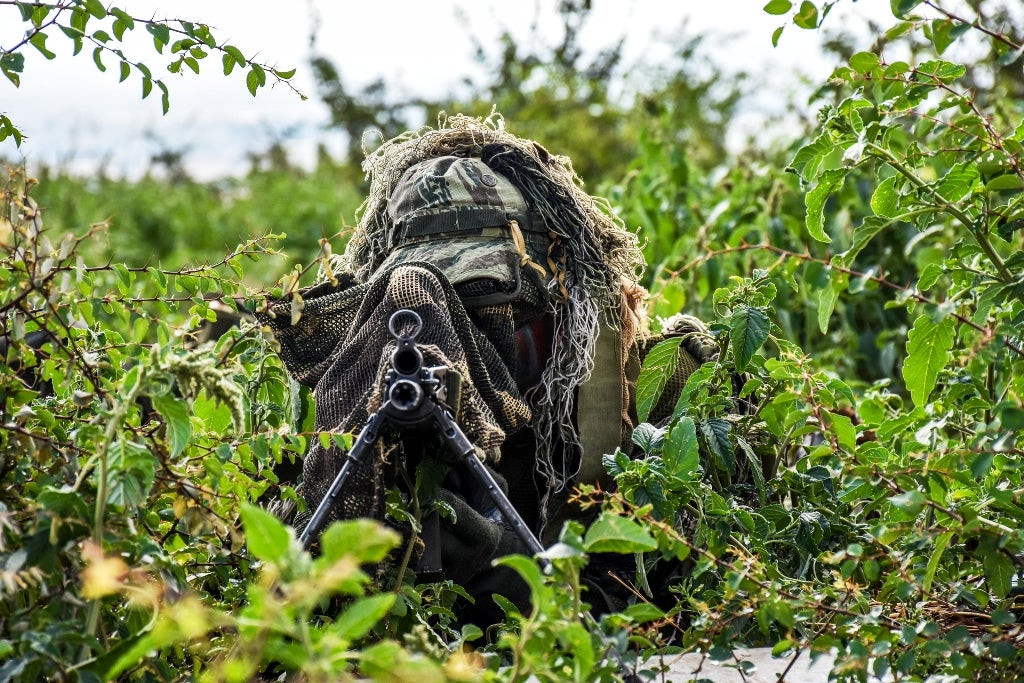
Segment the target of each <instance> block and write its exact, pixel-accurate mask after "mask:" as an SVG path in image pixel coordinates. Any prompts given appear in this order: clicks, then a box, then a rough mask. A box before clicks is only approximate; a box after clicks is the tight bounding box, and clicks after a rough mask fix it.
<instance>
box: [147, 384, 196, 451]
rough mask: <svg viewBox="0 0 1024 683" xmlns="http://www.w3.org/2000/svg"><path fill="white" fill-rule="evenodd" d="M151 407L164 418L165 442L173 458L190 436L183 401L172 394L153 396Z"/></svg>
mask: <svg viewBox="0 0 1024 683" xmlns="http://www.w3.org/2000/svg"><path fill="white" fill-rule="evenodd" d="M152 399H153V407H154V408H156V411H157V412H158V413H160V415H162V416H163V418H164V424H165V425H166V426H167V443H168V446H169V448H170V453H171V457H172V458H175V457H177V456H178V455H180V454H181V452H182V451H184V450H185V447H186V446H188V442H189V439H191V438H192V423H191V422H190V421H189V417H188V406H187V405H186V404H185V401H184V400H183V399H181V398H178V397H177V396H174V395H172V394H167V395H164V396H153V397H152Z"/></svg>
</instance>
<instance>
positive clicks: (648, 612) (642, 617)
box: [622, 602, 665, 623]
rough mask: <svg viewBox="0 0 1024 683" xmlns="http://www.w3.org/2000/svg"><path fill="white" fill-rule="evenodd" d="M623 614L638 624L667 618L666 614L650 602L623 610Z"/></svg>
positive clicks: (639, 603)
mask: <svg viewBox="0 0 1024 683" xmlns="http://www.w3.org/2000/svg"><path fill="white" fill-rule="evenodd" d="M622 614H624V615H626V616H627V617H629V618H630V619H632V620H633V621H635V622H637V623H643V622H645V621H657V620H658V619H664V618H665V612H663V611H662V610H660V609H659V608H658V607H656V606H654V605H652V604H651V603H649V602H638V603H635V604H633V605H630V606H629V607H627V608H626V609H624V610H622Z"/></svg>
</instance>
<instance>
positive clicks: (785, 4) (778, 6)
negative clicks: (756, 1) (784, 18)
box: [764, 0, 793, 15]
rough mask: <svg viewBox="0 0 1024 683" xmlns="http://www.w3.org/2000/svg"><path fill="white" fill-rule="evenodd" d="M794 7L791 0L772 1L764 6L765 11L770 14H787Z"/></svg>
mask: <svg viewBox="0 0 1024 683" xmlns="http://www.w3.org/2000/svg"><path fill="white" fill-rule="evenodd" d="M792 7H793V3H792V2H790V1H789V0H771V2H769V3H768V4H767V5H765V6H764V11H765V12H767V13H768V14H775V15H779V14H785V13H786V12H788V11H789V10H790V9H791V8H792Z"/></svg>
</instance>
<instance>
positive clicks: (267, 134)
mask: <svg viewBox="0 0 1024 683" xmlns="http://www.w3.org/2000/svg"><path fill="white" fill-rule="evenodd" d="M593 4H594V9H593V11H592V14H591V17H590V19H589V21H588V23H587V24H586V26H585V28H584V31H583V36H582V43H583V44H584V45H586V46H590V45H593V46H606V45H610V44H612V43H613V42H614V41H615V40H617V39H618V38H619V37H620V36H623V35H624V36H625V43H624V54H625V60H624V62H625V64H628V65H633V64H635V65H650V64H658V63H663V62H664V61H665V60H666V59H667V58H668V56H669V55H670V53H671V44H672V41H673V40H674V39H675V40H678V38H679V36H684V35H685V36H693V35H696V34H700V35H703V36H704V37H705V48H706V52H707V54H708V55H709V57H710V58H711V60H712V61H714V63H716V64H718V65H719V66H720V67H722V68H723V69H724V70H725V71H726V72H729V71H738V70H746V71H748V72H751V73H753V74H754V75H755V82H756V83H757V84H758V87H756V88H755V89H754V93H753V95H752V97H751V98H750V100H749V101H748V103H747V105H746V109H745V110H744V111H743V113H742V116H741V126H742V128H741V129H739V130H738V131H737V133H736V135H737V136H739V135H742V134H744V132H745V131H746V132H749V131H752V130H756V129H757V127H758V125H760V124H761V123H763V121H764V119H765V117H766V116H767V115H769V114H773V113H778V112H779V111H781V110H782V108H783V106H784V104H785V103H786V102H787V101H791V100H792V98H793V97H794V96H795V97H796V98H798V99H799V98H801V97H806V93H807V92H809V90H810V87H811V86H810V84H812V83H818V82H820V81H822V80H823V79H824V78H826V77H827V76H828V74H829V73H830V71H831V70H832V68H833V67H834V66H835V64H834V60H833V58H831V57H830V58H826V57H825V56H823V55H822V53H821V51H820V49H819V47H818V45H819V43H820V42H821V38H822V36H821V35H820V34H819V33H818V32H816V31H803V30H800V29H798V28H797V27H795V26H793V25H789V26H787V28H786V30H785V32H784V33H783V35H782V38H781V40H780V42H779V45H778V47H776V48H773V47H772V45H771V35H772V32H773V31H774V30H775V29H776V28H777V27H778V26H779V25H780V24H781V23H782V22H781V21H780V19H781V18H780V17H773V16H770V15H768V14H766V13H764V12H762V11H761V5H762V4H763V3H762V2H760V1H759V0H717V1H716V2H705V1H704V0H675V1H669V0H594V3H593ZM118 6H120V7H123V8H125V9H126V10H127V11H129V12H130V13H132V14H134V15H136V16H155V17H159V18H164V17H176V18H187V19H193V20H197V21H202V22H204V23H207V24H210V25H211V26H213V27H214V29H215V31H214V33H215V35H216V36H217V38H218V39H220V40H228V41H230V42H231V43H233V44H234V45H236V46H237V47H239V48H240V49H241V50H242V52H243V53H244V54H245V55H246V56H247V57H249V56H251V55H253V54H255V55H257V56H258V57H259V59H260V61H264V62H266V63H269V64H271V65H276V66H277V67H279V68H281V69H290V68H296V69H298V71H297V74H296V76H295V78H294V81H293V82H294V84H295V86H296V87H297V88H298V89H299V90H300V91H302V92H304V93H305V94H306V95H308V99H307V100H305V101H303V100H302V99H301V98H300V97H299V96H297V95H296V94H295V93H294V92H292V91H291V90H290V89H288V88H285V87H282V86H277V87H275V88H265V89H261V90H260V91H259V93H258V95H257V96H256V97H255V98H254V97H252V96H251V95H250V94H249V93H248V91H247V90H246V88H245V83H244V77H243V74H240V73H239V72H238V71H236V72H235V73H234V74H232V75H231V76H229V77H224V76H223V74H222V72H221V65H220V59H219V56H217V57H216V58H213V59H209V60H207V61H205V62H203V68H202V70H201V73H200V74H199V75H198V76H197V75H194V74H192V73H191V72H187V73H186V74H185V75H180V76H179V75H173V74H169V73H168V74H165V76H164V80H165V81H166V83H167V84H168V86H169V88H170V90H171V109H170V112H169V113H168V114H167V115H166V116H164V115H161V108H160V104H159V99H158V98H157V97H156V96H150V98H149V99H147V100H142V99H141V98H140V94H141V87H140V84H139V81H138V79H137V77H136V76H135V75H134V74H133V75H132V76H131V77H130V78H129V80H128V81H126V82H124V83H120V84H119V83H118V73H117V71H118V70H117V68H116V65H114V64H112V63H111V64H109V66H110V67H111V68H108V70H107V72H106V73H101V72H99V71H98V70H97V69H96V67H95V66H94V64H93V62H92V59H91V55H90V54H89V53H88V51H85V52H83V53H82V54H80V55H78V56H77V57H72V56H71V44H70V42H69V41H67V40H65V39H64V38H63V36H62V35H59V34H57V35H53V36H51V37H50V39H49V41H48V43H47V46H48V47H49V48H50V49H51V50H53V51H54V52H56V53H57V55H58V57H57V58H56V59H55V60H53V61H47V60H45V59H44V58H43V57H42V56H41V55H39V54H38V53H36V51H35V50H34V49H32V48H28V49H27V50H25V51H24V54H25V56H26V65H25V72H24V74H23V77H22V85H21V87H20V88H14V87H13V86H12V85H11V84H10V83H9V82H7V81H6V79H3V80H2V83H0V111H2V112H3V113H5V114H6V115H7V116H9V117H10V118H11V119H12V120H13V121H14V122H15V123H16V124H17V125H18V126H19V127H20V128H21V129H22V131H23V132H24V133H25V134H26V136H27V139H26V140H25V142H24V143H23V145H22V147H21V149H20V150H18V149H16V148H15V147H14V144H13V142H12V140H11V139H8V140H6V141H4V142H2V143H0V158H7V159H8V160H11V159H17V158H19V157H22V158H24V159H25V160H26V162H27V163H28V165H29V167H30V169H31V168H32V167H33V166H38V165H39V164H49V165H54V164H60V165H63V166H65V167H67V168H70V169H72V170H75V171H77V172H80V173H91V172H94V171H95V170H96V168H97V167H98V166H99V165H103V166H104V168H105V170H106V172H107V173H109V174H111V175H127V176H135V175H138V174H139V173H141V172H142V171H143V170H144V169H145V167H146V164H147V162H148V159H149V157H150V155H152V154H153V153H155V152H158V151H160V150H161V149H172V150H186V151H187V154H186V165H187V168H188V170H189V172H190V173H191V174H193V175H194V176H196V177H199V178H204V179H209V178H215V177H220V176H224V175H229V174H240V173H244V172H245V171H246V170H247V168H248V163H247V161H246V158H247V157H246V153H247V152H259V151H261V150H263V149H266V148H267V147H268V146H269V145H270V144H271V143H273V142H274V141H276V140H284V141H285V143H286V146H287V148H288V150H289V154H290V155H291V157H292V158H293V159H294V160H296V161H297V162H299V163H305V164H308V163H310V162H311V160H312V159H313V158H314V154H315V149H316V147H317V145H318V144H324V145H326V146H327V148H328V149H330V150H333V151H336V152H340V151H341V149H342V147H343V144H344V139H343V137H342V136H341V134H340V133H338V132H337V131H330V130H327V129H326V127H325V124H326V122H327V110H326V108H325V107H324V106H323V105H322V104H321V103H319V102H318V100H317V98H316V90H315V85H314V83H313V80H312V76H311V73H310V71H309V68H308V66H307V64H308V57H309V54H310V35H311V32H312V28H313V27H314V26H317V27H318V29H317V31H316V49H317V50H318V51H319V52H321V53H323V54H325V55H327V56H328V57H330V58H331V59H332V60H333V61H334V62H335V64H336V65H337V66H338V67H339V69H340V70H341V73H342V75H343V78H344V79H345V83H346V86H351V87H353V88H358V87H359V86H362V85H365V84H367V83H370V82H372V81H374V80H376V79H378V78H383V79H384V80H385V81H386V82H387V83H388V86H389V88H390V90H391V92H394V93H396V94H409V95H422V96H428V97H429V96H442V95H444V94H446V93H449V92H452V91H453V90H455V89H457V88H458V87H460V83H461V81H462V78H463V77H464V76H465V75H467V74H470V75H480V74H479V68H480V67H479V66H478V65H477V64H476V63H475V62H474V61H473V59H472V47H473V41H472V40H471V39H470V35H469V34H470V33H471V34H472V36H473V37H475V39H476V40H479V41H480V42H482V43H484V44H486V43H487V42H488V41H490V40H494V39H496V38H497V36H498V35H499V33H500V30H501V27H506V28H509V29H510V30H511V31H512V33H513V34H514V35H516V36H521V37H522V40H523V41H524V42H528V41H530V40H540V41H543V40H545V38H547V39H549V40H554V39H555V37H557V35H558V26H559V24H558V19H557V15H556V13H555V10H554V8H555V7H556V6H557V2H556V1H555V0H546V1H541V0H536V1H535V2H524V1H520V2H509V1H505V2H501V1H498V0H463V1H462V2H459V1H457V0H433V1H432V2H422V1H420V2H417V1H415V0H374V1H373V2H363V1H361V2H343V1H337V0H335V1H333V2H332V1H330V0H306V1H305V2H295V1H293V2H282V1H281V0H277V1H271V0H218V1H216V2H209V1H208V0H207V1H200V0H173V2H172V1H171V0H162V1H159V2H157V1H153V0H122V1H121V2H119V3H118ZM535 17H539V19H538V21H537V22H536V32H533V31H532V30H531V27H532V26H534V23H533V20H534V18H535ZM871 18H874V19H875V20H879V21H882V22H884V23H885V25H886V26H887V25H889V24H890V23H892V15H891V14H890V12H889V2H888V1H887V0H861V1H860V2H857V3H853V2H849V1H847V2H840V3H839V5H837V7H836V9H835V10H834V11H833V13H832V14H831V15H830V16H829V17H828V20H827V23H826V26H827V27H829V26H830V27H832V28H834V29H837V30H838V29H840V28H850V29H852V30H855V31H856V30H857V28H858V27H865V26H866V25H867V21H868V20H869V19H871ZM23 30H24V26H23V25H22V24H21V22H20V19H19V17H18V15H17V13H16V11H15V10H14V9H13V8H11V7H0V46H5V47H7V46H10V45H12V44H14V43H16V42H17V41H18V40H19V39H20V36H21V33H22V31H23ZM131 40H133V41H134V42H129V43H128V46H129V47H130V48H132V49H134V52H135V54H136V55H139V56H140V57H142V58H143V61H145V62H147V63H148V64H149V65H150V66H151V67H152V68H154V69H155V70H157V69H158V70H161V71H162V70H163V68H164V67H163V64H165V63H166V61H161V60H162V59H164V58H162V57H160V56H159V55H156V54H155V53H153V51H152V49H151V45H150V44H149V43H148V42H147V36H146V34H145V33H144V32H143V33H141V35H138V36H135V37H134V38H132V39H131ZM107 61H108V62H109V61H110V60H107ZM473 113H474V114H481V113H486V112H473ZM511 127H512V130H513V132H514V126H511Z"/></svg>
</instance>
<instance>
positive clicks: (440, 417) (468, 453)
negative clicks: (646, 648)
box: [434, 403, 637, 682]
mask: <svg viewBox="0 0 1024 683" xmlns="http://www.w3.org/2000/svg"><path fill="white" fill-rule="evenodd" d="M434 419H435V420H437V424H438V427H440V429H441V434H442V435H443V436H444V438H445V441H447V442H448V446H449V448H451V449H452V451H454V452H455V453H456V455H458V457H459V459H460V460H461V461H462V462H463V463H465V464H466V466H467V467H469V469H470V471H471V472H472V473H473V475H474V476H476V478H477V479H478V480H479V481H480V483H481V484H483V485H484V488H486V489H487V493H488V495H490V497H491V501H492V502H493V503H494V504H495V505H496V506H497V507H498V510H500V511H501V514H502V517H504V519H505V522H506V523H507V524H509V525H510V526H511V527H512V529H513V530H514V531H515V532H516V535H518V536H519V538H520V539H521V540H522V541H523V543H525V544H526V546H527V547H528V548H529V549H530V552H531V553H533V554H534V556H535V557H536V558H537V560H538V561H539V562H540V564H541V567H543V568H544V570H545V571H548V570H550V569H551V560H550V559H549V558H548V557H546V556H545V555H544V546H543V545H541V543H540V541H539V540H538V539H537V537H536V536H534V534H533V532H532V531H530V528H529V527H528V526H526V522H524V521H523V518H522V516H520V514H519V511H518V510H516V509H515V508H514V507H513V506H512V502H511V501H510V500H509V499H508V496H506V495H505V493H504V492H503V491H502V490H501V488H500V487H499V486H498V482H496V481H495V480H494V477H493V476H492V475H491V473H490V471H489V470H488V469H487V468H486V467H485V466H484V464H483V463H482V462H480V459H479V458H477V457H476V449H475V448H473V444H472V443H470V441H469V439H468V438H466V434H465V433H464V432H463V431H462V428H461V427H459V424H458V422H456V421H455V418H454V417H452V414H451V413H450V412H448V411H447V410H445V409H444V408H443V407H441V405H439V404H437V403H435V404H434ZM580 616H581V617H582V619H583V622H584V623H585V624H586V625H587V628H588V629H589V630H590V631H591V633H593V634H595V635H597V637H598V638H600V639H601V642H602V643H604V645H605V647H607V648H608V654H610V655H611V657H612V659H614V660H615V665H616V666H618V668H619V673H621V674H622V676H623V680H624V681H627V682H631V681H636V680H637V678H636V676H635V675H634V674H633V673H632V672H631V671H630V670H629V669H628V668H627V667H626V663H625V662H623V661H622V657H621V656H620V655H619V652H618V650H616V649H615V645H614V643H610V642H608V639H607V638H606V637H605V635H604V634H603V633H602V632H601V628H600V626H599V625H598V623H597V620H596V619H594V615H592V614H591V613H590V612H589V611H588V612H584V613H583V614H582V615H580Z"/></svg>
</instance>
